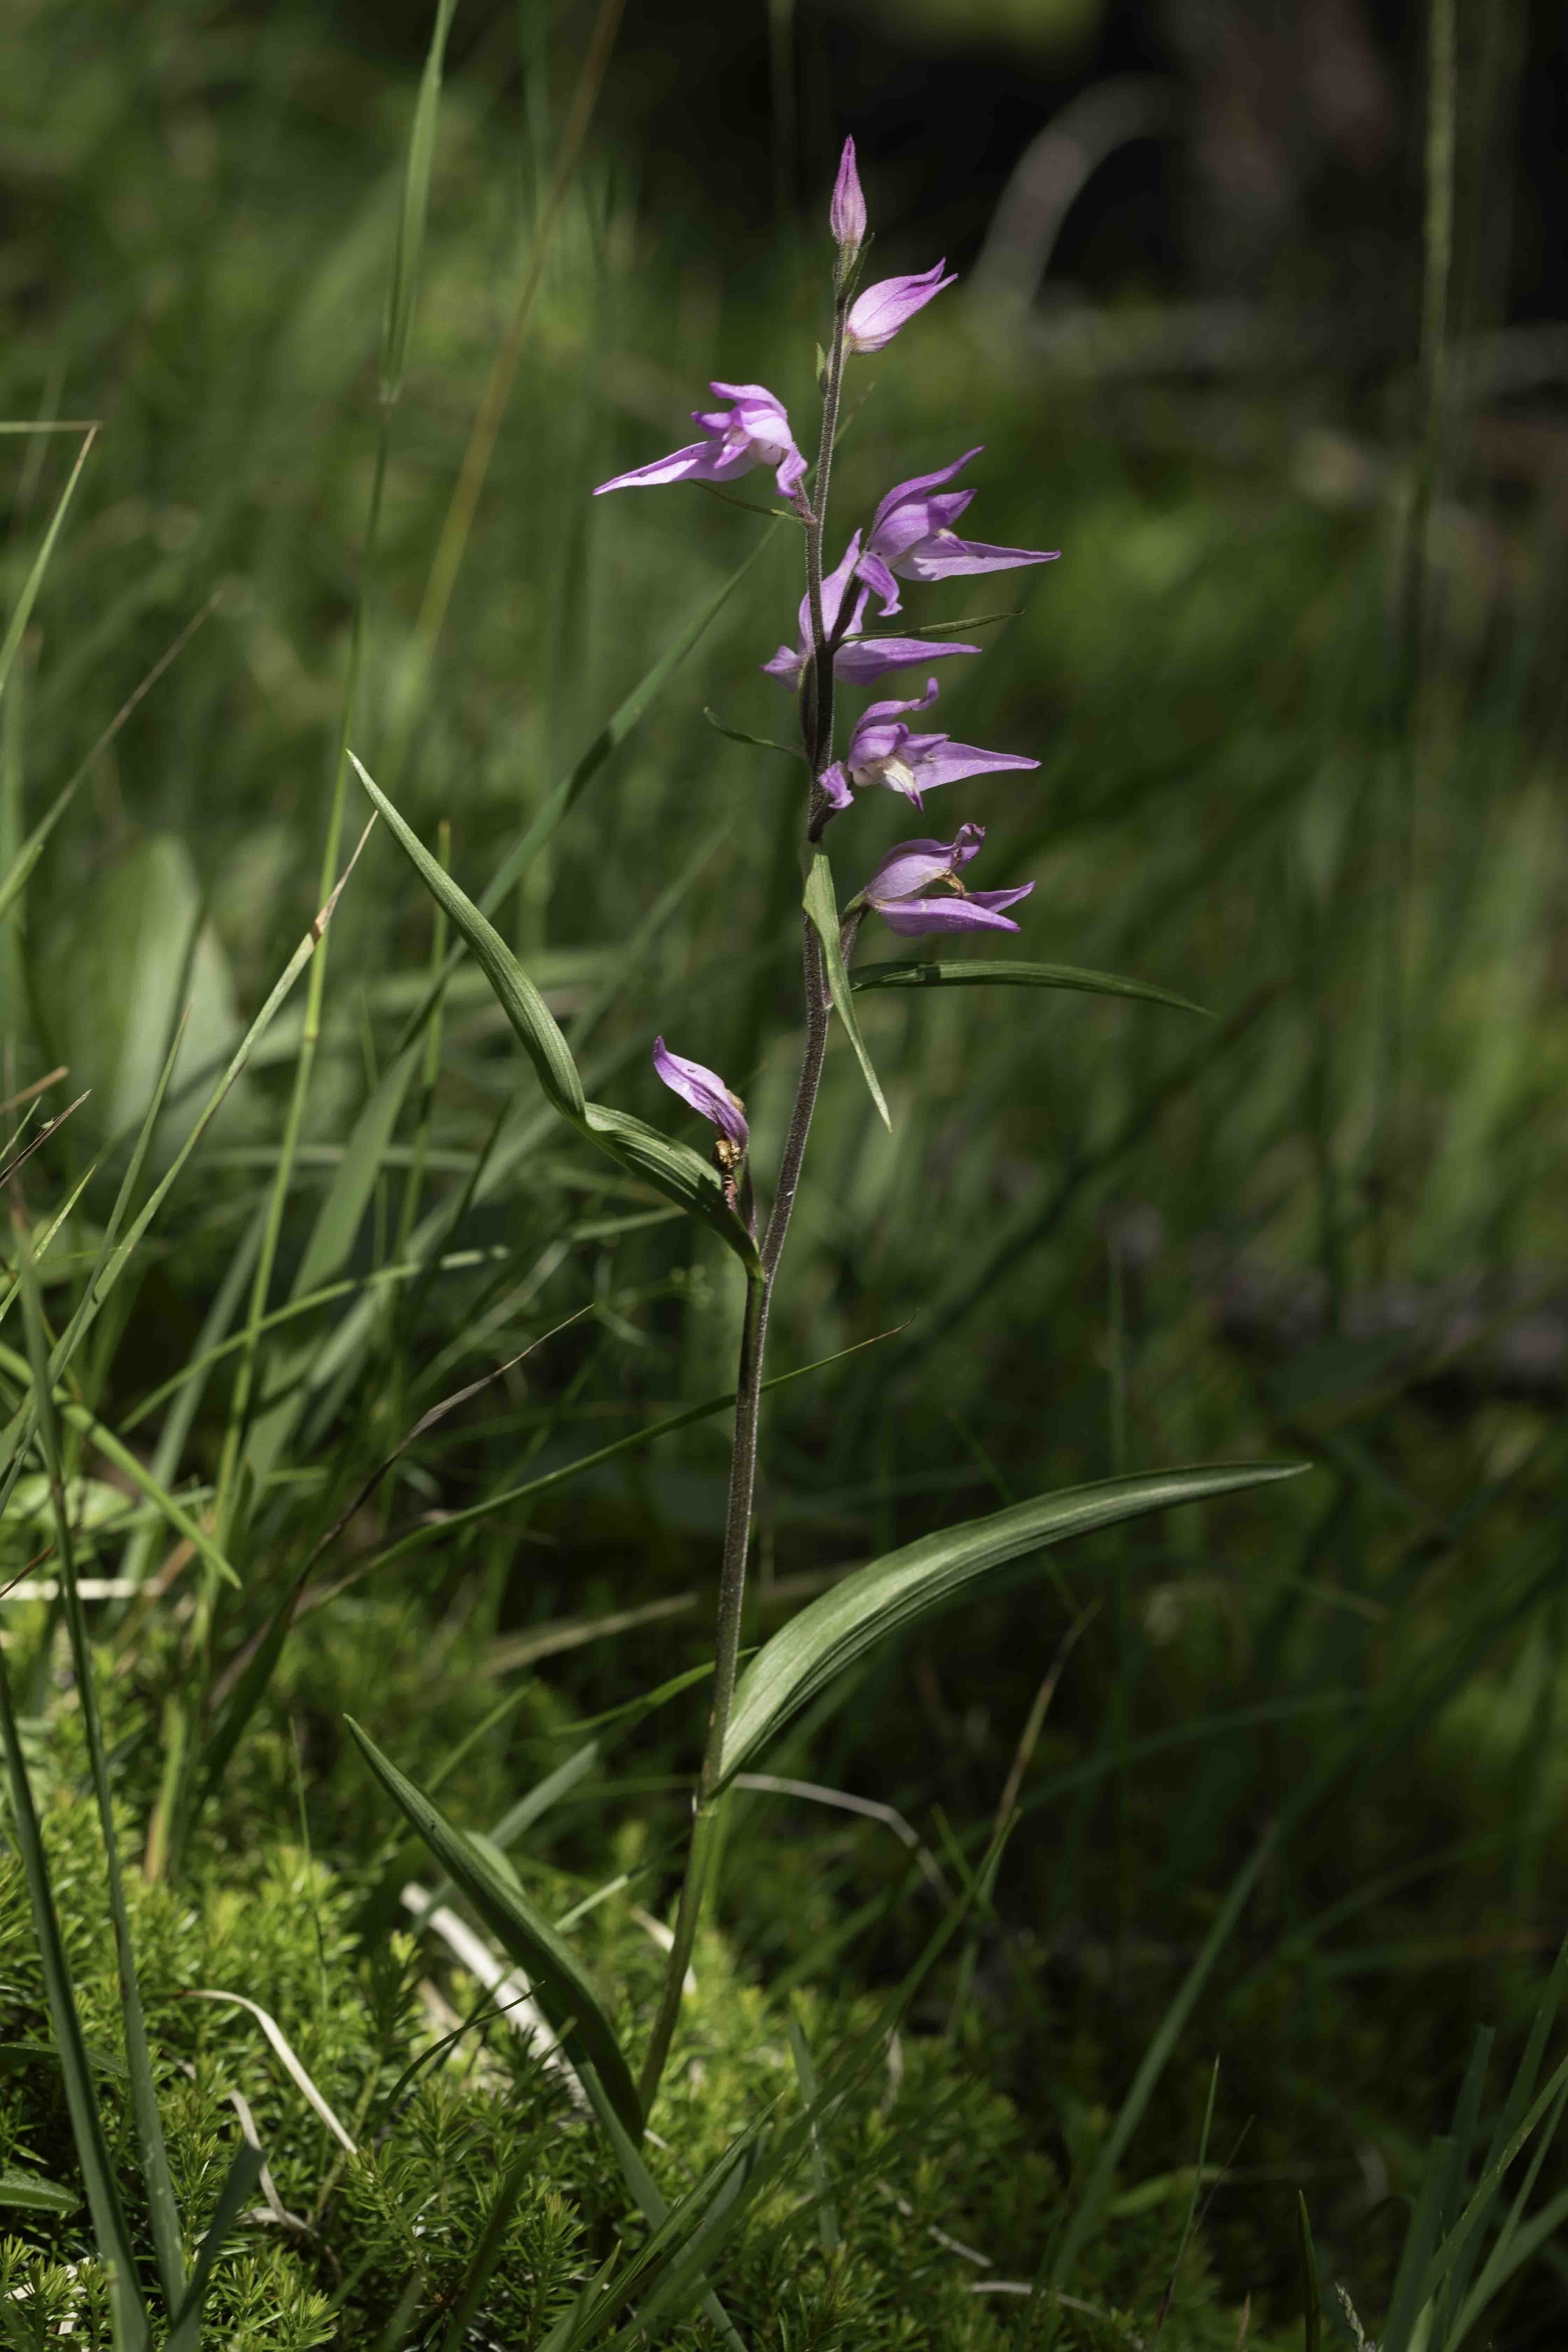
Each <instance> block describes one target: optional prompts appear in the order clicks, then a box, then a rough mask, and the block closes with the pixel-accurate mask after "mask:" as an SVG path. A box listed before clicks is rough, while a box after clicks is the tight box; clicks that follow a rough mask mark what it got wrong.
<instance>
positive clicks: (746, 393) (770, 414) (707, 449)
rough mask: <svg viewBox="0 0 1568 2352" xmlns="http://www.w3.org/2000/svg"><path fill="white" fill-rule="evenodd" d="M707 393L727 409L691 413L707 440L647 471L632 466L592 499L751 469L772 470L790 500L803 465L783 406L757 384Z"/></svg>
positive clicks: (718, 386)
mask: <svg viewBox="0 0 1568 2352" xmlns="http://www.w3.org/2000/svg"><path fill="white" fill-rule="evenodd" d="M710 390H711V391H712V392H713V393H715V394H717V395H718V396H719V398H720V399H721V400H727V401H729V402H730V406H729V407H727V408H716V409H700V408H699V409H694V410H693V411H692V421H693V422H694V423H695V424H698V425H700V426H701V427H702V430H703V433H704V435H705V436H706V438H705V439H703V440H701V441H689V442H688V443H687V445H686V446H685V447H684V448H683V449H672V450H671V451H670V453H669V455H668V457H656V458H655V459H654V461H653V463H652V464H651V465H648V466H635V467H633V468H632V470H631V472H630V473H629V474H616V476H614V478H612V479H611V480H609V481H607V482H601V483H600V484H599V486H598V488H596V489H595V492H594V496H595V498H596V499H597V498H602V497H603V496H604V494H605V491H606V490H626V489H651V488H655V487H657V486H658V485H660V484H662V483H665V482H728V481H732V480H733V479H734V478H735V477H736V476H737V475H738V474H746V473H750V471H751V469H752V467H753V466H771V467H773V478H774V480H775V481H776V483H777V484H778V488H779V490H780V493H781V494H782V495H783V496H784V498H789V497H791V496H792V495H793V494H794V492H795V489H796V488H798V487H799V484H800V482H801V480H802V478H804V476H805V458H804V457H802V456H801V453H800V451H799V450H798V449H797V448H796V447H795V436H794V435H793V434H792V432H791V431H790V423H789V417H788V415H787V414H786V412H785V409H784V403H783V402H782V401H781V400H779V399H778V398H777V397H776V395H775V394H773V393H771V392H770V391H769V390H768V389H767V386H766V385H765V384H761V383H714V384H712V385H710Z"/></svg>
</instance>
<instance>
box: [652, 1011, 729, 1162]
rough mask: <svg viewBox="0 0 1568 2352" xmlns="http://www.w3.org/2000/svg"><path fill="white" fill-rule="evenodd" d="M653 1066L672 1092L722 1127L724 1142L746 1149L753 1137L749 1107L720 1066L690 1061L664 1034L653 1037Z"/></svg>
mask: <svg viewBox="0 0 1568 2352" xmlns="http://www.w3.org/2000/svg"><path fill="white" fill-rule="evenodd" d="M653 1066H654V1068H655V1069H656V1070H657V1072H658V1076H660V1077H661V1078H662V1079H663V1081H664V1083H665V1085H666V1086H667V1087H668V1088H669V1090H670V1092H671V1094H676V1095H679V1097H680V1099H681V1101H682V1102H684V1103H689V1104H690V1106H691V1108H692V1109H693V1110H695V1111H700V1113H701V1114H702V1117H703V1118H705V1119H707V1120H708V1121H709V1123H710V1125H711V1126H713V1127H716V1128H717V1129H719V1132H720V1134H721V1136H722V1137H723V1138H724V1139H725V1142H726V1143H728V1144H731V1145H732V1146H733V1148H734V1150H736V1151H737V1152H743V1151H744V1150H746V1148H747V1145H748V1144H749V1142H750V1140H751V1129H749V1128H748V1126H747V1124H746V1107H745V1105H744V1103H743V1102H742V1100H741V1097H740V1096H739V1095H736V1094H731V1091H730V1089H729V1087H727V1086H726V1085H725V1084H724V1081H723V1079H722V1078H721V1076H719V1073H718V1071H717V1070H710V1069H709V1068H708V1067H707V1066H706V1065H705V1064H704V1063H701V1062H691V1061H688V1060H687V1058H686V1056H685V1055H684V1054H672V1053H671V1052H670V1050H669V1048H668V1045H666V1044H665V1042H664V1039H663V1038H662V1037H656V1038H655V1039H654V1041H653Z"/></svg>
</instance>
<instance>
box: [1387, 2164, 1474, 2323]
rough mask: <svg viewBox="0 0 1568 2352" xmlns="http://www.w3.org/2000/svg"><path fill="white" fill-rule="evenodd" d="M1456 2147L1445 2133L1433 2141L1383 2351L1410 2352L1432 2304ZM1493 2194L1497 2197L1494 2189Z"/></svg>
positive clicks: (1390, 2308)
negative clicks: (1431, 2281)
mask: <svg viewBox="0 0 1568 2352" xmlns="http://www.w3.org/2000/svg"><path fill="white" fill-rule="evenodd" d="M1453 2146H1454V2143H1453V2141H1452V2140H1451V2139H1450V2138H1449V2137H1448V2136H1447V2133H1444V2134H1442V2135H1441V2136H1440V2137H1438V2138H1436V2139H1435V2140H1434V2141H1433V2143H1432V2145H1431V2147H1430V2148H1429V2149H1428V2150H1427V2152H1426V2176H1425V2178H1424V2179H1423V2180H1422V2183H1421V2194H1420V2196H1419V2197H1418V2198H1417V2199H1416V2200H1415V2211H1414V2212H1413V2213H1412V2214H1411V2216H1410V2220H1409V2222H1408V2224H1407V2226H1406V2228H1405V2245H1404V2249H1403V2251H1402V2252H1401V2254H1400V2257H1399V2269H1398V2271H1397V2273H1395V2275H1394V2293H1393V2295H1392V2297H1391V2298H1390V2301H1389V2306H1388V2321H1387V2326H1386V2327H1385V2329H1384V2335H1383V2338H1382V2343H1383V2352H1410V2340H1411V2337H1412V2336H1413V2335H1414V2333H1415V2322H1416V2320H1417V2318H1418V2317H1419V2316H1420V2314H1421V2312H1422V2310H1423V2308H1424V2306H1425V2305H1426V2304H1427V2303H1429V2302H1430V2301H1431V2295H1430V2294H1428V2293H1427V2292H1426V2286H1425V2280H1426V2270H1427V2266H1428V2264H1429V2263H1430V2261H1431V2258H1432V2250H1433V2248H1434V2247H1435V2246H1436V2243H1437V2240H1438V2238H1439V2236H1440V2235H1441V2232H1442V2228H1443V2198H1444V2192H1445V2189H1446V2188H1447V2179H1448V2169H1449V2161H1450V2158H1451V2157H1452V2154H1453ZM1493 2194H1494V2195H1495V2194H1496V2191H1495V2189H1494V2191H1493Z"/></svg>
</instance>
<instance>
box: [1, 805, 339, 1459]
mask: <svg viewBox="0 0 1568 2352" xmlns="http://www.w3.org/2000/svg"><path fill="white" fill-rule="evenodd" d="M374 822H375V820H374V817H373V818H372V820H371V825H374ZM371 825H367V826H366V827H365V830H364V832H363V834H362V835H360V838H359V842H358V845H356V847H355V849H354V852H353V856H352V857H351V858H350V859H349V862H348V864H347V865H346V866H344V868H343V870H342V875H341V876H340V877H339V878H338V882H337V885H336V887H335V888H334V889H333V891H332V893H331V897H330V898H328V900H327V902H326V904H325V906H323V907H322V908H321V911H320V913H319V914H317V915H316V916H315V917H314V918H313V919H312V920H311V923H310V929H308V930H307V931H306V933H305V936H304V938H303V939H302V940H300V944H299V946H298V947H297V948H296V949H295V950H294V952H293V954H292V955H291V956H290V957H289V961H288V962H287V964H286V965H285V966H284V968H283V971H282V972H281V973H280V974H279V978H278V980H277V981H276V982H274V984H273V987H272V989H271V991H270V992H269V994H268V998H267V1001H266V1003H264V1004H263V1006H262V1007H261V1010H260V1012H259V1013H258V1014H257V1015H256V1018H255V1020H254V1021H252V1023H251V1024H250V1026H249V1028H248V1029H247V1031H246V1033H245V1034H244V1036H243V1037H242V1038H241V1039H240V1041H239V1044H238V1045H237V1046H236V1048H235V1050H234V1053H233V1054H232V1055H230V1057H229V1060H228V1063H227V1066H226V1068H225V1070H224V1072H223V1075H222V1076H221V1077H220V1078H219V1079H218V1081H217V1084H216V1086H215V1087H214V1088H213V1090H212V1092H211V1094H209V1095H208V1097H207V1098H206V1101H205V1103H204V1104H203V1106H202V1109H201V1112H200V1115H199V1116H198V1118H197V1119H196V1122H195V1126H194V1127H193V1128H192V1129H191V1131H190V1133H189V1134H188V1135H187V1136H186V1138H185V1139H184V1143H183V1144H182V1145H181V1146H180V1149H179V1150H178V1151H177V1152H176V1153H175V1155H174V1160H173V1161H172V1162H171V1163H170V1165H169V1167H168V1169H167V1170H166V1171H164V1174H163V1178H162V1180H161V1181H160V1182H159V1183H158V1184H157V1186H156V1187H155V1188H154V1190H153V1192H152V1194H151V1195H150V1197H149V1199H148V1201H147V1202H146V1205H145V1206H144V1207H143V1209H142V1212H141V1213H140V1214H139V1215H138V1216H137V1217H136V1218H135V1220H134V1221H133V1223H132V1225H131V1228H130V1230H129V1232H128V1233H127V1234H126V1235H125V1237H124V1239H123V1241H121V1244H120V1245H119V1247H118V1248H117V1249H116V1250H115V1251H114V1253H113V1255H111V1256H110V1259H109V1262H108V1264H107V1265H105V1266H104V1268H103V1271H102V1273H101V1275H100V1276H99V1277H98V1280H97V1282H96V1284H95V1286H94V1288H93V1289H92V1290H91V1291H89V1292H88V1293H87V1294H86V1295H85V1296H84V1297H83V1299H82V1301H81V1305H80V1307H79V1309H78V1314H77V1316H76V1317H73V1318H72V1329H73V1331H74V1332H75V1334H76V1337H77V1339H81V1338H83V1337H85V1335H86V1332H87V1330H88V1329H89V1326H90V1325H91V1323H92V1321H93V1319H94V1318H95V1317H96V1316H97V1315H98V1313H99V1311H100V1308H101V1307H102V1306H103V1303H104V1301H105V1299H106V1298H107V1297H109V1294H110V1291H111V1290H112V1289H113V1288H114V1286H115V1284H116V1283H117V1282H118V1281H119V1279H120V1277H121V1275H122V1274H123V1273H124V1271H125V1268H126V1266H127V1265H128V1264H129V1262H130V1260H131V1259H132V1256H133V1255H135V1252H136V1249H137V1246H138V1244H140V1242H141V1240H142V1235H143V1234H145V1233H146V1231H147V1229H148V1227H149V1226H150V1225H151V1224H152V1223H153V1219H154V1218H155V1217H156V1216H157V1214H158V1212H159V1210H160V1209H161V1208H162V1207H163V1202H165V1201H166V1200H167V1198H168V1196H169V1194H170V1192H173V1190H174V1185H175V1183H176V1182H177V1181H178V1180H179V1178H180V1176H181V1174H182V1173H183V1171H184V1166H185V1162H186V1161H187V1160H189V1158H190V1156H191V1154H192V1152H193V1151H195V1148H196V1146H197V1144H198V1143H199V1142H200V1141H201V1139H202V1137H203V1136H204V1135H205V1133H206V1130H207V1129H208V1127H209V1126H210V1125H211V1124H212V1121H213V1119H214V1118H216V1115H217V1112H218V1110H219V1108H220V1107H221V1105H222V1103H223V1100H224V1097H226V1095H227V1093H228V1091H229V1088H230V1087H232V1086H233V1085H234V1083H235V1081H236V1079H237V1077H238V1076H239V1074H240V1072H241V1071H242V1070H243V1069H244V1067H245V1066H246V1064H247V1062H248V1060H249V1059H250V1056H251V1055H252V1053H253V1052H254V1051H255V1049H256V1046H257V1045H258V1042H259V1040H260V1038H261V1036H262V1034H264V1032H265V1031H266V1030H267V1029H268V1028H269V1027H270V1026H271V1024H272V1021H273V1019H274V1017H275V1015H276V1014H277V1013H278V1011H279V1007H280V1006H281V1004H282V1003H283V1001H284V999H285V998H286V997H287V996H288V994H289V990H290V989H291V988H292V987H293V985H294V982H296V981H297V980H298V979H299V977H300V973H301V972H302V971H304V969H305V966H306V965H307V964H308V963H309V962H310V958H311V957H312V956H313V955H314V954H315V952H316V950H317V948H318V947H319V946H320V944H321V940H322V938H323V936H324V935H325V932H326V929H327V925H328V924H329V923H330V922H331V919H332V916H333V914H334V912H335V911H336V908H337V904H338V900H339V899H340V898H342V894H343V891H344V888H345V887H346V886H347V883H348V878H349V876H350V875H351V874H352V873H353V870H354V866H356V864H357V863H358V861H359V856H360V852H361V851H362V850H363V847H364V845H365V843H366V842H367V841H368V840H369V838H370V833H371ZM35 1410H36V1408H35V1404H34V1402H33V1400H32V1399H31V1398H29V1400H28V1402H26V1404H25V1405H24V1406H23V1408H22V1410H21V1412H20V1413H19V1414H16V1415H14V1416H13V1418H12V1422H11V1426H10V1428H9V1429H8V1430H7V1431H6V1432H5V1436H4V1438H0V1456H4V1455H5V1454H6V1453H7V1452H8V1451H9V1450H10V1449H12V1448H15V1449H16V1451H17V1452H19V1451H20V1449H21V1448H22V1447H23V1446H25V1445H26V1444H28V1442H29V1441H30V1439H31V1437H32V1433H33V1431H34V1429H35V1427H36V1426H37V1423H36V1420H35Z"/></svg>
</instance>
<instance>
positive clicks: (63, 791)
mask: <svg viewBox="0 0 1568 2352" xmlns="http://www.w3.org/2000/svg"><path fill="white" fill-rule="evenodd" d="M220 593H221V591H219V590H218V589H216V588H215V589H214V591H213V593H212V594H211V595H210V596H209V597H208V598H207V601H206V603H205V604H204V605H203V606H202V609H201V611H200V612H199V613H197V614H195V617H194V619H192V620H189V621H187V622H186V623H185V625H184V628H183V629H182V630H181V631H180V633H179V635H177V636H176V637H175V639H174V643H173V645H171V646H168V647H167V648H166V649H165V651H164V652H163V653H162V654H160V656H158V659H157V660H156V661H155V662H154V663H153V667H152V668H151V669H150V670H149V671H148V672H147V674H146V676H145V677H143V678H142V680H141V681H140V683H139V684H138V685H136V686H135V687H133V688H132V691H131V692H130V693H129V694H128V695H127V696H126V698H125V699H124V701H123V702H122V703H121V706H120V708H119V709H118V710H117V711H116V712H115V714H114V716H113V718H112V719H110V722H109V724H108V726H107V727H106V728H105V729H104V730H103V732H102V734H101V735H100V736H99V738H98V740H97V741H96V742H95V743H94V744H93V746H92V749H91V750H90V751H89V753H88V755H87V757H86V759H85V760H83V761H81V762H80V763H79V766H78V767H76V768H75V769H74V770H73V771H72V772H71V774H70V775H69V776H68V778H67V780H66V782H64V783H63V784H62V785H61V786H60V789H59V791H58V793H56V794H55V797H54V799H53V800H52V801H51V802H50V803H49V805H48V807H47V809H46V810H45V811H44V814H43V815H42V816H41V817H40V818H39V819H38V822H37V824H36V825H35V826H34V827H33V830H32V832H31V833H30V834H29V835H27V838H26V841H24V842H23V844H22V845H21V847H20V848H19V849H18V850H17V851H16V856H15V857H14V858H13V859H12V861H11V866H10V868H9V870H8V871H7V873H6V875H5V879H4V880H3V881H0V916H4V915H5V914H6V913H8V912H9V910H10V908H11V907H12V905H13V903H14V902H15V901H16V898H19V897H20V895H21V893H22V892H23V891H24V890H25V889H26V887H27V877H28V876H29V875H30V874H31V873H32V871H33V868H34V866H37V862H38V860H39V858H40V857H41V856H43V854H44V849H45V846H46V845H47V841H48V838H49V835H50V834H51V833H53V831H54V829H55V827H56V825H57V824H58V823H59V821H60V819H61V817H62V816H64V814H65V813H66V811H67V809H68V808H69V806H70V804H71V803H72V801H74V800H75V798H76V796H77V794H78V793H79V791H80V790H81V788H82V786H83V784H84V783H86V782H87V780H88V778H89V775H91V774H92V772H93V771H94V769H95V768H96V767H97V765H98V762H99V759H100V755H101V754H102V753H103V751H106V750H107V748H108V746H109V745H110V743H112V742H113V740H114V739H115V737H116V736H117V735H118V734H119V732H120V730H121V728H122V727H123V726H124V724H125V722H126V720H127V719H129V718H130V717H131V715H132V711H133V710H134V709H136V707H137V705H138V703H140V702H141V701H142V698H143V697H144V696H145V695H148V694H150V693H151V692H152V690H153V688H154V687H155V686H156V685H157V683H158V680H159V679H160V678H161V677H163V673H164V671H165V670H166V669H167V668H168V667H170V665H171V663H173V662H174V660H175V659H176V658H177V657H178V656H179V655H180V654H182V653H183V652H184V648H185V647H186V646H187V645H189V643H190V641H191V639H192V637H194V636H195V633H196V631H197V630H198V629H199V628H200V627H201V625H202V623H203V622H204V621H205V619H206V617H207V615H208V614H209V613H211V611H212V610H213V608H214V606H215V604H216V603H217V600H218V596H219V594H220Z"/></svg>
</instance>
